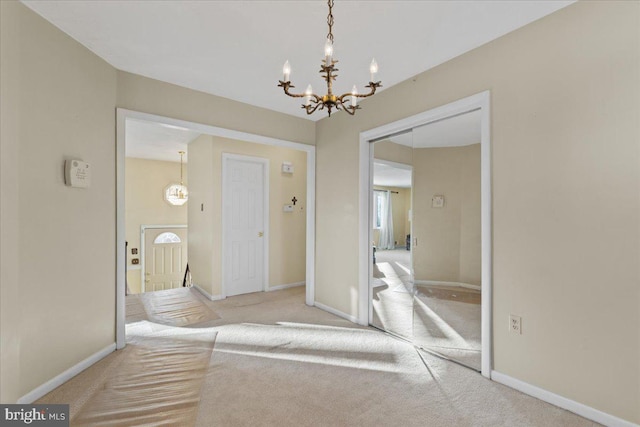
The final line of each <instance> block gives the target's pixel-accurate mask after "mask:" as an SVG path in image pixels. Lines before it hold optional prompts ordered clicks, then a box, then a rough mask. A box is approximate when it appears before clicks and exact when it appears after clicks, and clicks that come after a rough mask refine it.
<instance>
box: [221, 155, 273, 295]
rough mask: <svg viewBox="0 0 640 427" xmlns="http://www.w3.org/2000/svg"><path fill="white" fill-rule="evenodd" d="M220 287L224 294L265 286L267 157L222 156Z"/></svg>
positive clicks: (254, 290) (244, 292)
mask: <svg viewBox="0 0 640 427" xmlns="http://www.w3.org/2000/svg"><path fill="white" fill-rule="evenodd" d="M222 169H223V178H224V181H223V182H224V184H223V193H222V200H223V202H222V204H223V221H222V224H223V227H224V231H223V233H224V240H223V248H222V251H223V272H224V276H223V280H224V283H223V289H224V291H225V294H226V295H227V296H232V295H239V294H247V293H250V292H260V291H263V290H264V289H265V264H266V263H265V246H266V241H267V236H266V235H267V230H266V224H267V221H266V219H265V213H266V212H267V209H268V208H267V200H268V199H267V189H268V187H267V180H266V179H265V174H266V173H267V172H268V161H267V160H265V159H261V158H254V157H246V156H232V155H224V156H223V166H222Z"/></svg>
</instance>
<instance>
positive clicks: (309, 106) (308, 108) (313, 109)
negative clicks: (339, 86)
mask: <svg viewBox="0 0 640 427" xmlns="http://www.w3.org/2000/svg"><path fill="white" fill-rule="evenodd" d="M320 106H322V108H324V104H322V103H316V104H315V107H313V108H311V105H304V104H303V105H302V108H304V109H305V110H306V111H307V114H313V113H314V112H315V111H316V110H317V109H318V107H320ZM322 108H321V109H322Z"/></svg>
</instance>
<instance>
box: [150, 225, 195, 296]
mask: <svg viewBox="0 0 640 427" xmlns="http://www.w3.org/2000/svg"><path fill="white" fill-rule="evenodd" d="M141 234H142V236H141V239H140V241H141V242H143V243H142V245H141V254H140V255H141V258H142V262H143V264H142V269H141V271H142V278H141V283H142V292H153V291H162V290H166V289H174V288H179V287H182V282H183V280H184V275H185V270H186V266H187V226H186V225H176V226H162V227H159V226H142V227H141Z"/></svg>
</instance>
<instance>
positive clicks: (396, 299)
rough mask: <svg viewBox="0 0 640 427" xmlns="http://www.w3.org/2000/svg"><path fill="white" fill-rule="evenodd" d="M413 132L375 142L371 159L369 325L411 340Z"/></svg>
mask: <svg viewBox="0 0 640 427" xmlns="http://www.w3.org/2000/svg"><path fill="white" fill-rule="evenodd" d="M412 155H413V149H412V137H411V131H409V132H407V133H405V134H403V135H398V136H396V137H393V138H389V139H385V140H383V141H380V142H377V143H375V146H374V160H373V191H372V195H371V200H372V207H371V209H372V215H371V217H372V230H371V236H372V242H371V244H372V245H373V249H374V259H373V271H372V276H373V277H372V282H371V285H372V298H373V301H372V324H373V325H374V326H376V327H378V328H380V329H384V330H386V331H388V332H390V333H393V334H396V335H399V336H401V337H404V338H407V339H410V338H411V336H412V323H413V316H412V306H413V287H412V282H413V279H412V276H411V218H410V215H411V180H412V166H411V162H412Z"/></svg>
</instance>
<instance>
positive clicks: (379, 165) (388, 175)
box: [373, 159, 411, 188]
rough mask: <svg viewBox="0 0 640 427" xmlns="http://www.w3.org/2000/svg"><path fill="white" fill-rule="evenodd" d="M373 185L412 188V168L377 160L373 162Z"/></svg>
mask: <svg viewBox="0 0 640 427" xmlns="http://www.w3.org/2000/svg"><path fill="white" fill-rule="evenodd" d="M373 185H380V186H383V187H400V188H411V167H410V166H408V167H398V166H394V165H391V164H389V163H388V162H385V161H383V160H377V159H376V160H374V162H373Z"/></svg>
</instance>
